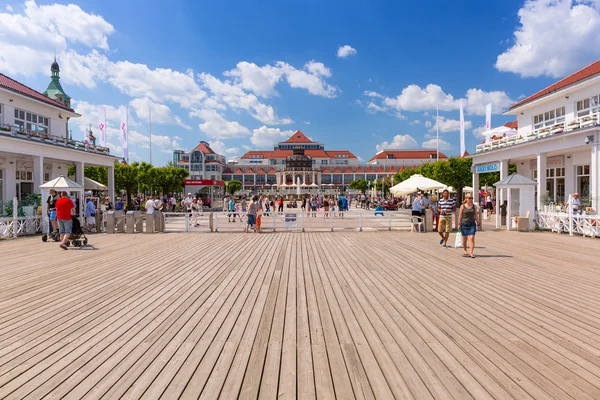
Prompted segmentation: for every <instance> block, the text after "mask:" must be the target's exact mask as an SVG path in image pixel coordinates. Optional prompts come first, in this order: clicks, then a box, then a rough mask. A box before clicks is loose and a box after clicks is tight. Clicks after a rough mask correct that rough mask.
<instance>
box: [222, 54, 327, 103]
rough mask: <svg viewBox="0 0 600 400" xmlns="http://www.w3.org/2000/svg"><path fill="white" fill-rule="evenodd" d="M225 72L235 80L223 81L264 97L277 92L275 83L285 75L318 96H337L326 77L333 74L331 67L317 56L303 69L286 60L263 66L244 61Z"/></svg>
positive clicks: (294, 85) (293, 82) (298, 86)
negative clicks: (316, 59)
mask: <svg viewBox="0 0 600 400" xmlns="http://www.w3.org/2000/svg"><path fill="white" fill-rule="evenodd" d="M224 75H225V76H227V77H231V78H233V80H232V82H224V83H226V84H229V85H230V86H235V87H237V88H239V89H243V90H245V91H249V92H252V93H254V94H255V95H257V96H260V97H263V98H266V97H271V96H274V95H277V91H276V90H275V86H276V85H277V84H278V83H279V82H280V81H282V80H283V79H285V80H286V81H287V82H288V84H289V85H290V86H291V87H293V88H300V89H306V90H308V92H309V93H310V94H313V95H317V96H324V97H335V95H336V92H337V89H336V88H335V87H333V86H331V85H330V84H328V83H327V82H325V81H324V78H329V77H331V75H332V74H331V70H330V69H329V68H327V67H326V66H325V64H323V63H322V62H318V61H315V60H312V61H309V62H307V63H306V64H305V65H304V69H302V70H299V69H296V68H295V67H293V66H291V65H290V64H288V63H286V62H283V61H278V62H277V63H276V64H275V65H264V66H262V67H259V66H258V65H256V64H253V63H249V62H246V61H242V62H239V63H238V64H237V66H236V68H234V69H232V70H230V71H226V72H225V73H224Z"/></svg>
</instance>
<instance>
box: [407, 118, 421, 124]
mask: <svg viewBox="0 0 600 400" xmlns="http://www.w3.org/2000/svg"><path fill="white" fill-rule="evenodd" d="M420 123H421V121H419V120H418V119H415V120H414V121H410V122H409V124H411V125H419V124H420Z"/></svg>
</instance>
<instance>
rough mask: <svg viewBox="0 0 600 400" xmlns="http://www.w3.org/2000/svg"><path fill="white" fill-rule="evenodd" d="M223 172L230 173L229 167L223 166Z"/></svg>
mask: <svg viewBox="0 0 600 400" xmlns="http://www.w3.org/2000/svg"><path fill="white" fill-rule="evenodd" d="M223 173H224V174H231V173H232V172H231V168H229V167H225V170H224V171H223Z"/></svg>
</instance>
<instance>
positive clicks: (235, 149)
mask: <svg viewBox="0 0 600 400" xmlns="http://www.w3.org/2000/svg"><path fill="white" fill-rule="evenodd" d="M239 152H240V148H239V147H228V148H227V149H226V150H225V153H227V154H237V153H239Z"/></svg>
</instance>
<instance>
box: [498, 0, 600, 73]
mask: <svg viewBox="0 0 600 400" xmlns="http://www.w3.org/2000/svg"><path fill="white" fill-rule="evenodd" d="M599 9H600V2H598V1H587V0H577V1H572V0H553V1H550V0H528V1H526V2H525V4H524V5H523V7H522V8H521V9H520V10H519V12H518V15H519V21H520V23H521V26H520V27H519V28H518V29H517V30H516V31H515V32H514V44H513V46H512V47H510V48H509V49H507V50H506V51H505V52H504V53H502V54H500V55H499V56H498V59H497V60H496V65H495V67H496V68H497V69H498V70H499V71H506V72H514V73H516V74H519V75H521V76H522V77H536V76H541V75H546V76H551V77H555V78H556V77H562V76H565V75H567V74H569V73H572V72H575V71H576V70H577V69H579V68H581V67H583V66H585V65H587V64H589V63H591V62H593V61H596V60H597V59H598V52H596V51H593V50H591V51H590V49H597V48H598V47H600V35H598V31H599V30H600V13H599V12H598V10H599Z"/></svg>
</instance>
